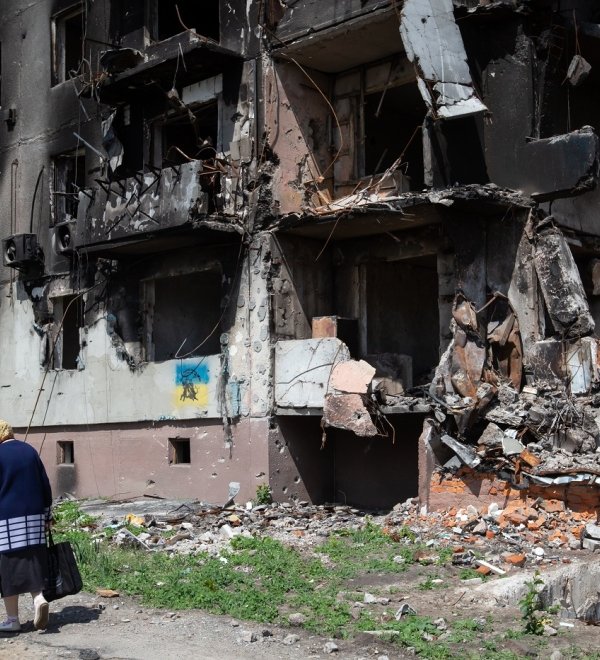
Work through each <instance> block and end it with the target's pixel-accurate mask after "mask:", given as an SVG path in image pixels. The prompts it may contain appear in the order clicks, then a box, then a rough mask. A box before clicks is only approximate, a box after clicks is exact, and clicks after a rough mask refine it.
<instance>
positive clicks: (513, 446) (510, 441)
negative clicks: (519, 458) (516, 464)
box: [502, 429, 525, 456]
mask: <svg viewBox="0 0 600 660" xmlns="http://www.w3.org/2000/svg"><path fill="white" fill-rule="evenodd" d="M524 449H525V445H523V443H522V442H521V441H520V440H519V439H518V438H517V431H515V429H507V430H506V431H505V432H504V435H503V436H502V452H503V453H504V455H505V456H516V455H518V454H521V452H522V451H523V450H524Z"/></svg>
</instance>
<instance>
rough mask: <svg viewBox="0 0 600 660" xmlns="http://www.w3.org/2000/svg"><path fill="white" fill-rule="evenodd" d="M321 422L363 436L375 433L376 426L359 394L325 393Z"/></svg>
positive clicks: (370, 435)
mask: <svg viewBox="0 0 600 660" xmlns="http://www.w3.org/2000/svg"><path fill="white" fill-rule="evenodd" d="M323 424H324V425H325V426H332V427H334V428H337V429H343V430H346V431H352V432H353V433H356V435H360V436H363V437H372V436H374V435H377V428H376V427H375V424H373V421H372V419H371V415H370V414H369V411H368V410H367V408H366V406H365V404H364V401H363V399H362V397H361V395H360V394H327V395H325V402H324V405H323Z"/></svg>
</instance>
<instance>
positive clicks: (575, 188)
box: [522, 126, 599, 201]
mask: <svg viewBox="0 0 600 660" xmlns="http://www.w3.org/2000/svg"><path fill="white" fill-rule="evenodd" d="M598 146H599V142H598V136H597V135H596V133H595V132H594V130H593V129H592V128H591V127H590V126H584V127H583V128H582V129H580V130H578V131H573V132H572V133H567V134H565V135H555V136H554V137H551V138H546V139H543V140H534V141H532V142H528V143H527V144H526V145H525V146H524V147H523V160H524V161H525V163H526V164H527V165H526V166H524V167H523V177H524V180H523V184H522V185H523V187H522V190H523V191H524V192H525V193H528V194H530V195H531V196H532V197H533V198H534V199H536V200H538V201H547V200H551V199H557V198H560V197H572V196H573V195H579V194H581V193H583V192H586V191H588V190H593V189H594V188H595V187H596V185H597V182H598Z"/></svg>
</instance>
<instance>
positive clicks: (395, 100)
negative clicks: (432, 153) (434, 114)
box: [364, 83, 427, 190]
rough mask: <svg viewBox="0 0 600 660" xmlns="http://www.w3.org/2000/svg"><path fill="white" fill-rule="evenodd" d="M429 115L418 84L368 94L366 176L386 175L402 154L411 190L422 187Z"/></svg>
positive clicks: (365, 122) (402, 166)
mask: <svg viewBox="0 0 600 660" xmlns="http://www.w3.org/2000/svg"><path fill="white" fill-rule="evenodd" d="M426 113H427V108H426V107H425V103H424V102H423V99H422V98H421V94H420V93H419V90H418V87H417V84H416V83H409V84H406V85H401V86H399V87H392V88H391V89H387V90H386V91H385V92H377V93H373V94H367V95H365V104H364V175H369V174H380V173H382V172H385V171H386V169H387V168H388V167H390V166H391V165H392V164H393V163H394V162H395V161H396V159H398V158H399V157H400V156H401V155H402V162H401V165H400V168H399V169H400V171H401V172H402V173H403V174H404V175H405V176H406V177H407V178H408V179H409V182H410V189H411V190H415V189H420V188H422V187H423V138H422V136H421V131H420V126H421V125H422V124H423V120H424V118H425V115H426Z"/></svg>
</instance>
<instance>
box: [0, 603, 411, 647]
mask: <svg viewBox="0 0 600 660" xmlns="http://www.w3.org/2000/svg"><path fill="white" fill-rule="evenodd" d="M28 601H29V598H25V597H21V621H22V622H26V623H24V625H23V632H21V633H20V634H18V635H8V634H4V635H0V658H2V659H4V658H11V659H12V658H19V659H20V658H27V660H38V659H41V658H46V659H48V658H74V659H80V660H99V659H101V660H108V659H117V658H118V659H119V660H171V659H178V660H183V659H187V658H202V659H206V660H211V659H213V658H214V659H215V660H217V659H218V660H233V659H238V658H240V659H245V658H252V659H253V660H263V659H265V660H266V659H267V658H268V659H269V660H276V659H281V660H288V659H291V658H295V659H298V658H315V659H316V658H329V657H343V658H359V657H362V658H364V657H375V656H377V655H378V654H380V653H383V654H386V655H388V657H390V658H400V657H404V656H402V655H399V652H398V650H397V649H393V650H392V649H391V647H389V645H386V644H381V643H378V642H376V641H373V640H371V639H359V640H356V639H355V640H353V641H352V642H348V641H340V640H336V641H335V644H336V645H337V646H338V648H339V651H335V652H334V653H332V654H328V653H326V652H325V651H324V646H325V644H326V643H327V642H328V641H331V640H327V639H325V638H321V637H315V636H311V635H310V634H309V633H307V632H306V631H303V630H297V631H296V630H294V629H289V628H288V629H282V628H278V627H276V626H264V625H260V624H252V623H247V622H246V623H245V622H239V623H238V622H235V621H232V619H231V618H230V617H217V616H211V615H208V614H205V613H203V612H200V611H188V612H177V613H173V612H168V611H166V610H151V609H147V608H142V607H140V605H139V604H138V603H137V602H136V601H135V600H134V599H129V598H118V599H110V600H107V599H100V598H98V597H96V596H92V595H89V594H78V595H77V596H71V597H68V598H64V599H62V600H60V601H57V602H56V603H54V604H53V606H52V609H51V615H50V625H49V627H48V630H47V631H45V632H38V631H35V630H33V626H32V624H31V620H32V617H33V611H32V608H31V607H30V606H29V602H28ZM103 607H104V608H105V609H101V608H103ZM263 631H268V632H269V633H270V635H268V636H263ZM252 633H254V635H255V636H256V641H249V639H250V636H251V635H252ZM290 635H297V637H298V639H297V641H295V642H294V643H290V641H291V640H290V638H289V636H290ZM286 638H287V642H288V643H284V640H285V639H286ZM384 647H387V648H388V649H390V650H389V652H387V651H385V650H384Z"/></svg>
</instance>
